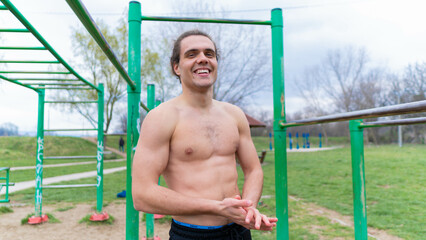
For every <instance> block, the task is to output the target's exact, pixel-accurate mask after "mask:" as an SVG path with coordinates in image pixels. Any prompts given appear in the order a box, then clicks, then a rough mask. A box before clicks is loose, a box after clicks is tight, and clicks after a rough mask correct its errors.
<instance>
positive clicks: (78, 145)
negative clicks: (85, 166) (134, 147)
mask: <svg viewBox="0 0 426 240" xmlns="http://www.w3.org/2000/svg"><path fill="white" fill-rule="evenodd" d="M96 151H97V147H96V144H94V143H92V142H89V141H87V140H85V139H82V138H77V137H57V136H45V138H44V152H43V154H44V156H96ZM36 154H37V140H36V138H35V137H0V167H21V166H35V162H36ZM73 161H75V162H78V161H87V159H79V160H69V159H67V160H45V164H54V163H58V162H60V163H65V162H73Z"/></svg>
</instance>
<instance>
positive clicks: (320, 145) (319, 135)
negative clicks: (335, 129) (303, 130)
mask: <svg viewBox="0 0 426 240" xmlns="http://www.w3.org/2000/svg"><path fill="white" fill-rule="evenodd" d="M318 137H319V148H321V147H322V144H321V133H319V134H318Z"/></svg>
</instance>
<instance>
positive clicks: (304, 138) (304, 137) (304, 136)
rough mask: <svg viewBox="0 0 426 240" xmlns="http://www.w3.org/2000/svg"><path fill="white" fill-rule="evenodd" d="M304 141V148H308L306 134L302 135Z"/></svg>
mask: <svg viewBox="0 0 426 240" xmlns="http://www.w3.org/2000/svg"><path fill="white" fill-rule="evenodd" d="M302 139H303V148H306V134H305V133H302Z"/></svg>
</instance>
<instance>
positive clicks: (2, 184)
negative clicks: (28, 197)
mask: <svg viewBox="0 0 426 240" xmlns="http://www.w3.org/2000/svg"><path fill="white" fill-rule="evenodd" d="M0 186H15V183H13V182H10V183H9V184H6V183H0Z"/></svg>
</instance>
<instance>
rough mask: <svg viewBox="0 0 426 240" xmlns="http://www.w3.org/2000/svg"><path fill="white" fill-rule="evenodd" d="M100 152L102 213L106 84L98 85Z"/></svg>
mask: <svg viewBox="0 0 426 240" xmlns="http://www.w3.org/2000/svg"><path fill="white" fill-rule="evenodd" d="M98 89H99V90H100V91H99V92H98V150H97V167H96V168H97V173H98V174H97V175H98V176H97V185H96V211H98V213H100V212H102V204H103V196H104V84H102V83H100V84H99V85H98Z"/></svg>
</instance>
